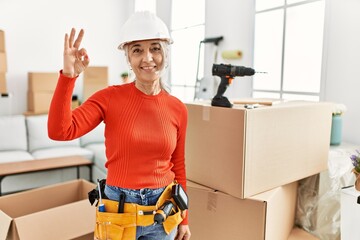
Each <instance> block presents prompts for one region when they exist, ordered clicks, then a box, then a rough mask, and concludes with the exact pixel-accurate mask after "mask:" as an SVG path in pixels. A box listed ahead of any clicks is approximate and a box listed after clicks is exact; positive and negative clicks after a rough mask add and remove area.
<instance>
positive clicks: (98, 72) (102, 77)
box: [84, 67, 108, 86]
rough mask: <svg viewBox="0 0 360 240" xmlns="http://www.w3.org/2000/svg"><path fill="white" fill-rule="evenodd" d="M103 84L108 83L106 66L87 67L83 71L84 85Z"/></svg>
mask: <svg viewBox="0 0 360 240" xmlns="http://www.w3.org/2000/svg"><path fill="white" fill-rule="evenodd" d="M86 84H103V85H104V84H105V86H107V85H108V67H88V68H86V69H85V71H84V85H86Z"/></svg>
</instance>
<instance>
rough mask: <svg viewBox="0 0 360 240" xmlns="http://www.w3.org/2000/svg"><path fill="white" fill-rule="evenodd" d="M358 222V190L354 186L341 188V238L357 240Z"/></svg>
mask: <svg viewBox="0 0 360 240" xmlns="http://www.w3.org/2000/svg"><path fill="white" fill-rule="evenodd" d="M359 223H360V191H357V190H356V189H355V187H354V186H350V187H347V188H343V189H342V190H341V239H343V240H358V239H359V230H358V229H359Z"/></svg>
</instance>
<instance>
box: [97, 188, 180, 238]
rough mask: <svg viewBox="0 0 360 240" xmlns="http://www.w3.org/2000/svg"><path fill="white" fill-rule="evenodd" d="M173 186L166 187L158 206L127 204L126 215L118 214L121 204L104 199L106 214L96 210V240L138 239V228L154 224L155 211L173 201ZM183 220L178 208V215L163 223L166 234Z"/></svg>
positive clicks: (171, 216)
mask: <svg viewBox="0 0 360 240" xmlns="http://www.w3.org/2000/svg"><path fill="white" fill-rule="evenodd" d="M173 185H174V183H172V184H170V185H168V186H167V187H166V189H165V190H164V192H163V193H162V195H161V196H160V198H159V200H158V201H157V203H156V205H154V206H142V205H139V204H134V203H125V204H124V213H118V207H119V202H117V201H113V200H108V199H102V203H103V204H104V205H105V209H106V212H99V209H98V208H96V225H95V234H94V237H95V239H98V240H104V239H105V240H108V239H113V240H134V239H135V238H136V226H149V225H152V224H154V214H155V211H156V210H157V209H158V208H159V206H161V205H162V204H163V203H164V202H165V201H166V200H168V199H171V188H172V186H173ZM144 213H145V214H144ZM149 213H150V214H149ZM182 220H183V219H182V217H181V211H180V210H179V208H177V211H176V213H175V214H173V215H170V216H169V217H168V218H167V219H166V220H165V222H164V223H163V227H164V230H165V232H166V233H167V234H169V233H170V232H171V231H172V230H173V229H174V228H175V227H176V226H177V225H179V223H180V222H181V221H182Z"/></svg>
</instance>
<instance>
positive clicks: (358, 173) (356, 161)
mask: <svg viewBox="0 0 360 240" xmlns="http://www.w3.org/2000/svg"><path fill="white" fill-rule="evenodd" d="M356 153H357V154H353V155H351V156H350V159H351V163H352V165H353V166H354V168H353V169H352V172H353V173H354V174H355V178H356V180H355V189H356V190H358V191H360V152H359V150H356Z"/></svg>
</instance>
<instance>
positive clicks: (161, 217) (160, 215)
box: [154, 201, 174, 223]
mask: <svg viewBox="0 0 360 240" xmlns="http://www.w3.org/2000/svg"><path fill="white" fill-rule="evenodd" d="M173 208H174V204H173V203H172V202H171V201H166V202H165V203H164V204H163V205H162V206H161V207H160V208H159V210H157V211H156V214H155V215H154V222H155V223H163V222H164V221H165V220H166V219H167V217H168V216H169V215H170V214H171V212H172V210H173Z"/></svg>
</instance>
